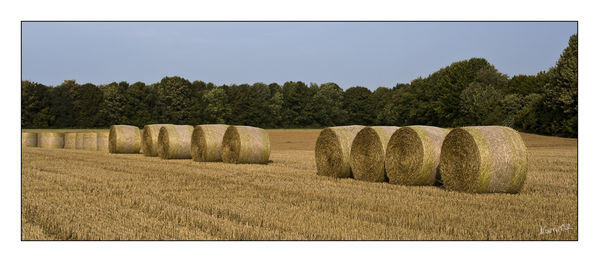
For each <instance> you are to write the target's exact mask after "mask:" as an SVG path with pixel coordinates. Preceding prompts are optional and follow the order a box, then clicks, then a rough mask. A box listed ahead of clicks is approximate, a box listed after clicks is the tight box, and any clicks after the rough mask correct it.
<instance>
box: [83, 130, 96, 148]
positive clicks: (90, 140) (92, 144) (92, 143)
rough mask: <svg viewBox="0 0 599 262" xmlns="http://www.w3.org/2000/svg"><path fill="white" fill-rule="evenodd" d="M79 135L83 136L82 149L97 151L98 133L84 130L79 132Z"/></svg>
mask: <svg viewBox="0 0 599 262" xmlns="http://www.w3.org/2000/svg"><path fill="white" fill-rule="evenodd" d="M81 136H82V137H83V138H82V140H83V142H82V146H81V149H82V150H89V151H97V150H98V134H96V133H95V132H86V133H81Z"/></svg>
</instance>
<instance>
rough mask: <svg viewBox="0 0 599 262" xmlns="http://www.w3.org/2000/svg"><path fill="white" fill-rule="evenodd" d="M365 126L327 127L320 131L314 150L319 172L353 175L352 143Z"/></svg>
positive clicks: (339, 176) (344, 175)
mask: <svg viewBox="0 0 599 262" xmlns="http://www.w3.org/2000/svg"><path fill="white" fill-rule="evenodd" d="M363 128H364V126H359V125H352V126H336V127H327V128H325V129H323V130H322V131H320V135H318V139H316V146H315V150H314V159H315V160H316V170H317V174H318V175H320V176H330V177H336V178H348V177H352V171H351V167H350V164H349V158H350V152H351V145H352V142H353V141H354V138H355V137H356V135H357V134H358V132H360V130H362V129H363Z"/></svg>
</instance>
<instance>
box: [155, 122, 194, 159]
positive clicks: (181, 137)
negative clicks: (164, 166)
mask: <svg viewBox="0 0 599 262" xmlns="http://www.w3.org/2000/svg"><path fill="white" fill-rule="evenodd" d="M192 133H193V126H188V125H166V126H163V127H161V128H160V133H158V156H160V158H162V159H190V158H191V134H192Z"/></svg>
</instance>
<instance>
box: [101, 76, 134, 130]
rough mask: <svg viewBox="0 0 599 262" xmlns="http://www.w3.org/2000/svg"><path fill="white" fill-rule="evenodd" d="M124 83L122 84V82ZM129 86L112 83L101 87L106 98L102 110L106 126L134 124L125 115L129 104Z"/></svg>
mask: <svg viewBox="0 0 599 262" xmlns="http://www.w3.org/2000/svg"><path fill="white" fill-rule="evenodd" d="M121 83H122V82H121ZM127 87H128V85H124V84H118V83H116V82H112V83H110V84H108V85H104V86H100V90H102V93H103V96H104V102H103V103H102V107H101V108H100V116H101V118H102V120H103V122H104V124H105V125H106V126H109V125H114V124H116V123H118V124H124V125H130V124H132V122H131V121H130V120H129V118H127V116H126V115H125V113H124V112H125V105H126V104H127V97H126V96H125V95H126V90H127V89H126V88H127Z"/></svg>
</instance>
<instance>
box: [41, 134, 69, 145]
mask: <svg viewBox="0 0 599 262" xmlns="http://www.w3.org/2000/svg"><path fill="white" fill-rule="evenodd" d="M37 146H38V147H42V148H63V147H64V134H63V133H54V132H40V133H37Z"/></svg>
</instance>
